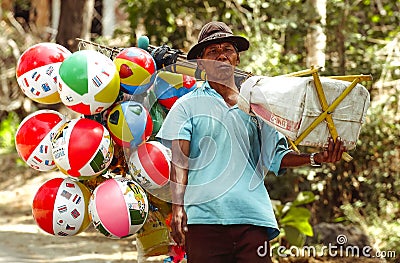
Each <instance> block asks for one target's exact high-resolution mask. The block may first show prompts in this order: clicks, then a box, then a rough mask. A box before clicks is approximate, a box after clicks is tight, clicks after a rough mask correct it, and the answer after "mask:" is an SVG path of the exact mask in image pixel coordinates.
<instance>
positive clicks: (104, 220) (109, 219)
mask: <svg viewBox="0 0 400 263" xmlns="http://www.w3.org/2000/svg"><path fill="white" fill-rule="evenodd" d="M148 212H149V203H148V200H147V195H146V193H145V191H144V190H143V188H142V187H141V186H140V185H138V184H137V183H136V182H135V181H133V180H130V179H127V178H124V177H117V178H112V179H108V180H106V181H104V182H103V183H101V184H100V185H98V186H97V187H96V188H95V189H94V191H93V194H92V196H91V198H90V201H89V214H90V217H91V220H92V223H93V225H94V227H95V228H96V229H97V230H98V231H99V232H100V233H102V234H103V235H105V236H106V237H109V238H114V239H119V238H124V237H128V236H131V235H133V234H135V233H136V232H137V231H138V230H139V229H140V228H141V227H142V226H143V224H144V222H145V221H146V218H147V215H148Z"/></svg>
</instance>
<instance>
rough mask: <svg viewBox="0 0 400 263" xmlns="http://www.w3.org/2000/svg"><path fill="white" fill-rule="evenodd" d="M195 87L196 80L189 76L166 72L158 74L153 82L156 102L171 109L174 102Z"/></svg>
mask: <svg viewBox="0 0 400 263" xmlns="http://www.w3.org/2000/svg"><path fill="white" fill-rule="evenodd" d="M195 87H196V79H195V78H194V77H191V76H187V75H183V74H176V73H172V72H168V71H160V72H158V74H157V76H156V78H155V81H154V93H155V94H156V97H157V99H158V102H159V103H160V104H161V105H163V106H164V107H165V108H167V109H171V107H172V105H174V103H175V101H176V100H177V99H178V98H180V97H182V96H183V95H185V94H186V93H188V92H190V91H192V90H193V89H194V88H195Z"/></svg>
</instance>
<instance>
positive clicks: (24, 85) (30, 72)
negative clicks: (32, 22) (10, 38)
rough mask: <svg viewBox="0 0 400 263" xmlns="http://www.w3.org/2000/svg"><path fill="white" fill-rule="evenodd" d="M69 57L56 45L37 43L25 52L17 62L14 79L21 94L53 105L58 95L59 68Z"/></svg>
mask: <svg viewBox="0 0 400 263" xmlns="http://www.w3.org/2000/svg"><path fill="white" fill-rule="evenodd" d="M70 55H71V52H70V51H69V50H68V49H66V48H65V47H63V46H61V45H59V44H56V43H39V44H36V45H33V46H31V47H29V48H28V49H27V50H25V51H24V52H23V53H22V55H21V56H20V57H19V59H18V61H17V68H16V77H17V82H18V85H19V87H20V88H21V90H22V92H23V93H24V94H25V95H26V96H27V97H28V98H30V99H32V100H33V101H36V102H39V103H43V104H55V103H58V102H60V101H61V99H60V95H59V94H58V91H57V89H58V85H59V78H60V76H59V73H58V72H59V68H60V65H61V63H62V62H63V61H64V60H65V59H66V58H67V57H69V56H70Z"/></svg>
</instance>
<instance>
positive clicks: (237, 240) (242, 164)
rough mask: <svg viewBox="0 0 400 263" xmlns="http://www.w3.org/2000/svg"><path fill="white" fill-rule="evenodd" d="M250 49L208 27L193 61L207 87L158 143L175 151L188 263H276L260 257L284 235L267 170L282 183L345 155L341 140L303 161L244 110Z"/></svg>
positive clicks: (172, 118)
mask: <svg viewBox="0 0 400 263" xmlns="http://www.w3.org/2000/svg"><path fill="white" fill-rule="evenodd" d="M248 48H249V42H248V41H247V39H245V38H243V37H241V36H235V35H233V33H232V31H231V29H230V28H229V27H228V26H227V25H226V24H224V23H222V22H210V23H208V24H206V25H205V26H204V27H203V28H202V30H201V32H200V34H199V38H198V43H197V44H196V45H195V46H193V47H192V48H191V50H190V51H189V53H188V56H187V58H188V59H197V65H198V68H199V69H200V70H204V71H205V72H206V75H207V81H205V82H204V83H203V84H202V85H201V87H198V88H197V89H195V90H194V91H192V92H190V93H188V94H186V95H185V96H183V97H182V98H180V99H179V100H178V101H177V102H176V103H175V105H174V106H173V107H172V109H171V110H170V112H169V114H168V116H167V117H166V119H165V121H164V123H163V126H162V128H161V130H160V131H159V133H158V135H157V136H158V137H159V138H161V139H162V140H163V142H164V143H168V144H170V145H169V146H170V147H171V150H172V171H171V175H170V176H171V193H172V202H173V204H172V222H171V227H172V237H173V239H174V240H175V241H176V242H177V243H178V244H179V245H182V246H185V249H186V252H187V256H188V261H189V262H194V263H197V262H212V263H218V262H221V263H222V262H271V259H270V256H269V253H259V252H260V249H259V248H260V247H263V246H264V244H268V241H269V240H271V239H273V238H275V237H276V236H277V235H278V234H279V229H278V225H277V222H276V219H275V216H274V213H273V209H272V205H271V201H270V198H269V196H268V193H267V190H266V189H265V186H264V184H263V179H264V176H263V168H264V169H268V170H270V171H272V172H274V173H275V174H277V175H278V174H281V173H283V172H284V170H285V168H287V167H295V166H301V165H310V164H315V163H323V162H336V161H338V160H340V158H341V154H342V153H343V152H344V150H345V149H344V147H343V143H342V142H341V140H340V139H338V140H337V141H336V143H334V142H333V140H330V141H329V145H328V147H327V149H326V150H325V151H323V152H320V153H315V154H313V155H309V154H298V153H296V152H294V151H291V150H289V149H288V146H287V142H286V139H285V138H284V136H283V135H282V134H280V133H278V132H277V131H276V130H274V129H273V128H271V127H269V126H267V125H266V124H265V123H261V122H259V121H258V120H257V118H255V117H252V116H249V115H247V114H246V113H244V112H242V111H241V110H240V109H239V108H238V107H237V105H236V104H237V97H238V87H236V85H235V78H234V68H235V67H236V66H237V65H238V64H239V62H240V57H239V52H241V51H245V50H247V49H248ZM263 251H265V249H264V250H263Z"/></svg>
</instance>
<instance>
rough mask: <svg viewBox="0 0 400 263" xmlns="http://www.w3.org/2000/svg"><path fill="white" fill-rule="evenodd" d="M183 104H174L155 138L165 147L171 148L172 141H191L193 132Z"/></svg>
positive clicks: (190, 120)
mask: <svg viewBox="0 0 400 263" xmlns="http://www.w3.org/2000/svg"><path fill="white" fill-rule="evenodd" d="M183 104H184V102H183V103H178V101H177V102H176V103H175V104H174V106H173V107H172V108H171V110H170V111H169V112H168V114H167V117H166V118H165V120H164V122H163V124H162V126H161V128H160V130H159V131H158V133H157V135H156V137H157V138H159V139H161V142H162V143H163V144H164V145H166V146H167V147H171V142H172V141H173V140H188V141H190V140H191V137H192V132H193V122H192V119H191V117H190V115H189V113H188V111H189V110H190V109H186V108H185V107H184V106H183Z"/></svg>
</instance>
